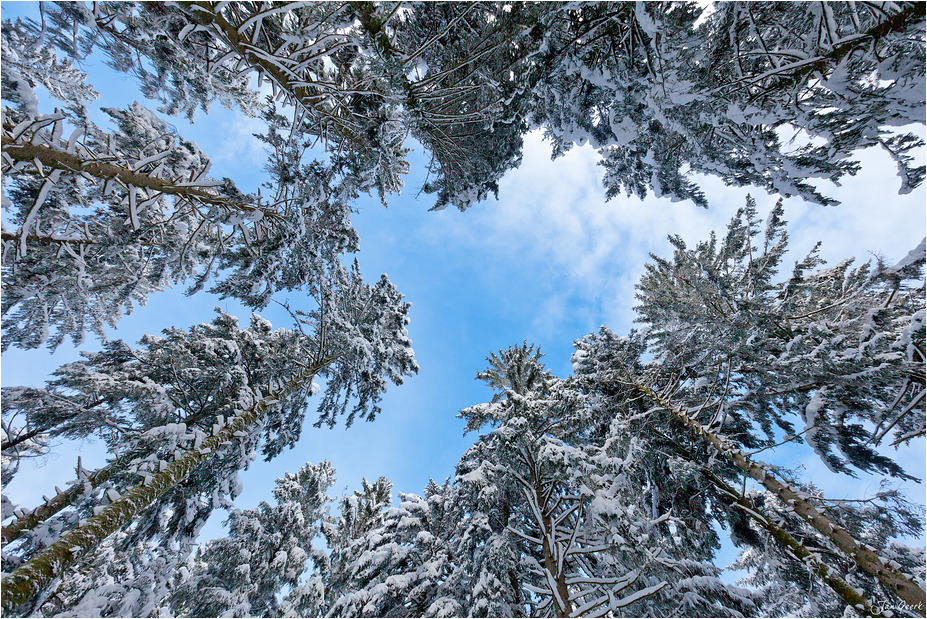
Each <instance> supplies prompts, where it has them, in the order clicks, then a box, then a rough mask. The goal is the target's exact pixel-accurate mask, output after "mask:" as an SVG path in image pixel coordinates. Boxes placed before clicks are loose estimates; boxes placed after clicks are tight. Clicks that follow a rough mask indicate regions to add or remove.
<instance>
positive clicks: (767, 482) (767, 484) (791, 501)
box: [631, 378, 927, 616]
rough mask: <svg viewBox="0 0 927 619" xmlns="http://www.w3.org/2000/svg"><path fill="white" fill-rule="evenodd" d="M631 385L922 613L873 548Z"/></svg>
mask: <svg viewBox="0 0 927 619" xmlns="http://www.w3.org/2000/svg"><path fill="white" fill-rule="evenodd" d="M631 384H632V385H633V386H634V387H636V388H637V389H638V390H640V391H641V392H643V393H644V394H645V395H646V396H647V397H649V398H650V399H651V400H653V401H654V402H656V403H657V404H659V405H660V407H661V408H663V409H665V410H666V411H667V412H669V413H670V414H671V415H673V416H674V417H675V418H676V419H677V420H679V421H680V422H681V423H682V424H683V425H685V426H686V427H687V428H689V429H690V430H692V431H693V432H695V433H696V434H697V435H698V436H699V437H700V438H701V439H703V440H705V441H707V442H708V443H709V444H711V445H712V446H713V447H714V448H715V449H716V450H717V451H718V452H719V453H720V454H721V455H722V456H724V457H725V458H727V459H728V460H730V461H731V462H733V463H734V465H735V466H737V468H739V469H740V470H741V471H743V472H744V473H746V474H747V475H749V476H750V477H752V478H753V479H754V480H756V481H757V482H759V483H760V484H762V485H763V487H764V488H766V489H767V490H769V491H770V492H772V493H773V494H774V495H776V497H778V499H779V500H780V501H782V503H783V504H785V506H786V507H788V508H789V509H791V510H792V511H793V512H794V513H795V514H797V515H798V516H800V517H801V518H802V519H804V520H805V521H806V522H808V524H810V525H811V526H812V527H814V528H815V529H816V530H817V531H818V532H819V533H821V534H822V535H824V536H825V537H827V538H828V539H830V540H831V541H832V542H833V543H834V544H835V545H836V546H837V548H839V549H840V550H841V551H842V552H843V553H844V554H846V555H847V556H848V557H850V558H851V559H853V561H855V562H856V564H857V565H859V566H860V567H861V568H862V569H864V570H865V571H867V572H868V573H870V574H872V575H873V576H874V577H875V578H877V579H878V581H879V582H881V583H882V584H883V585H885V586H886V587H887V588H888V589H889V590H890V591H892V592H893V593H894V594H895V595H897V596H898V597H899V598H901V600H903V601H904V602H905V603H907V604H908V605H909V606H910V608H911V609H912V610H914V611H916V612H918V613H919V614H920V615H921V616H927V615H925V604H927V594H925V593H924V591H923V590H922V589H921V588H920V587H918V586H917V585H916V584H915V583H914V582H913V581H912V580H911V578H909V577H908V576H907V575H906V574H903V573H902V572H900V571H899V570H896V569H894V568H893V567H891V566H889V565H886V564H885V563H884V562H883V561H882V560H881V559H880V558H879V555H878V554H876V552H875V551H874V550H871V549H870V548H868V547H866V546H865V545H863V544H860V543H859V542H858V541H856V539H854V538H853V536H852V535H850V533H849V532H848V531H847V530H846V529H844V528H843V527H841V526H840V525H839V524H837V523H836V522H834V521H832V520H831V519H830V518H828V517H827V516H825V515H824V514H823V513H821V512H820V511H818V509H817V508H815V507H814V506H813V505H811V504H810V503H809V502H808V501H806V500H805V499H803V498H801V497H800V496H799V495H798V494H797V493H796V492H795V491H794V490H792V489H791V488H790V487H789V486H788V485H787V484H785V483H784V482H782V481H779V480H778V479H776V478H774V477H773V476H772V474H771V473H770V472H769V470H768V469H767V468H766V467H765V466H761V465H760V464H757V463H756V462H753V461H752V460H750V459H749V458H748V457H747V456H745V455H744V453H743V452H742V451H741V450H739V449H737V448H736V447H735V446H734V445H732V444H731V443H729V442H728V441H726V440H724V439H722V438H721V437H719V436H718V435H716V434H715V433H714V432H712V431H711V430H709V429H708V428H707V427H705V426H703V425H702V424H700V423H699V422H698V421H696V420H695V419H694V418H693V417H690V416H689V415H687V414H686V413H685V412H684V411H683V410H681V409H680V408H679V407H677V406H675V405H674V404H673V403H672V402H671V401H670V400H669V399H668V398H667V397H665V396H663V395H661V394H659V393H657V392H656V391H654V390H653V389H651V388H650V387H648V386H647V385H644V384H642V383H641V382H640V381H638V380H636V379H633V378H632V379H631Z"/></svg>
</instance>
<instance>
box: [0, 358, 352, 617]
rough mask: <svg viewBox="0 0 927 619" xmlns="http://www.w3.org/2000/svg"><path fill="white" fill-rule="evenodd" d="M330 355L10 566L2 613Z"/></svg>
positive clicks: (173, 482)
mask: <svg viewBox="0 0 927 619" xmlns="http://www.w3.org/2000/svg"><path fill="white" fill-rule="evenodd" d="M333 359H334V357H329V358H326V359H324V360H322V361H320V362H318V363H315V364H313V365H310V366H306V367H305V368H304V369H303V370H302V371H300V372H299V373H297V375H296V376H294V377H293V378H291V379H290V380H289V381H287V382H286V383H285V384H284V385H283V386H281V387H280V388H278V389H277V390H275V391H273V392H271V393H270V394H269V395H268V396H266V397H264V398H263V399H261V400H260V401H259V402H257V403H256V404H255V405H253V406H252V407H251V408H249V409H247V410H245V411H242V412H241V413H239V414H238V415H236V416H235V417H233V418H232V419H230V420H229V423H228V425H226V426H225V427H224V428H222V429H221V430H219V431H218V432H217V433H215V434H214V435H213V436H210V437H209V438H207V439H205V440H204V441H203V442H202V444H201V445H200V447H199V448H190V449H187V450H186V451H185V452H184V453H183V454H182V455H181V456H180V457H179V458H177V459H176V460H174V462H172V463H171V464H170V465H168V466H167V468H165V469H164V470H163V471H161V472H160V473H158V474H157V475H154V476H152V477H151V478H150V479H149V480H148V481H147V483H142V484H139V485H137V486H135V487H133V488H131V489H130V490H128V491H127V492H126V493H125V494H124V495H122V496H121V497H120V498H119V499H117V500H116V501H114V502H112V503H110V504H109V505H107V506H106V507H104V508H103V509H102V511H101V512H100V513H99V514H96V515H95V516H92V517H91V518H88V519H87V521H86V522H85V523H84V524H83V525H81V526H78V527H77V528H76V529H74V530H72V531H70V532H69V533H67V534H65V535H63V536H62V537H61V538H60V539H58V541H56V542H55V543H53V544H52V545H50V546H49V547H48V548H46V549H45V550H43V551H42V552H40V553H39V554H37V555H36V556H35V557H33V558H32V559H30V560H29V561H28V562H26V563H25V564H23V565H22V566H20V567H19V568H17V569H16V570H15V571H13V572H12V573H11V574H10V575H9V576H8V577H6V578H4V579H3V604H2V608H3V613H4V614H6V615H9V614H12V612H13V611H14V610H17V609H20V608H21V607H23V606H24V605H25V604H26V603H27V602H29V600H31V599H32V598H33V596H35V595H36V594H37V593H39V592H40V591H41V590H42V587H43V586H45V585H46V584H47V583H48V582H49V581H51V580H52V579H53V578H56V577H58V576H59V575H60V574H61V573H62V572H63V571H64V570H65V569H66V568H67V567H68V566H70V565H71V564H72V563H74V562H75V561H76V560H77V559H79V558H80V557H82V556H83V555H85V554H86V553H88V552H89V551H91V550H93V549H94V548H96V547H97V546H98V545H99V544H100V543H101V542H102V541H103V540H104V539H105V538H106V537H107V536H109V535H110V534H111V533H113V532H115V531H116V530H117V529H119V528H120V527H123V526H125V525H126V524H128V523H129V522H130V521H131V519H132V517H133V516H134V515H135V514H137V513H138V512H140V511H141V510H143V509H145V508H146V507H148V506H149V505H151V504H152V503H153V502H154V501H155V500H157V499H158V498H159V497H160V496H162V495H163V494H164V493H166V492H167V491H168V490H170V489H171V488H173V487H174V486H175V485H177V484H178V483H180V482H181V481H183V479H184V478H185V477H187V475H189V474H190V473H191V472H192V471H193V470H194V469H195V468H196V467H197V466H198V465H199V464H201V463H202V462H204V461H205V460H206V459H207V458H209V457H210V456H212V455H214V454H215V453H216V452H217V451H218V450H219V448H220V447H222V446H223V445H228V444H231V443H233V442H234V441H235V437H236V434H237V433H239V432H244V431H246V430H247V429H248V428H249V427H251V426H252V425H253V424H254V423H255V422H257V421H258V420H260V419H261V417H263V415H264V413H265V412H266V411H267V408H268V406H270V404H268V402H271V403H273V402H274V401H276V400H278V399H279V398H281V397H284V396H285V395H287V394H288V393H291V392H293V391H294V390H295V389H297V388H299V387H300V386H301V385H303V384H305V382H306V381H307V380H311V379H312V377H313V376H314V375H315V374H316V373H317V372H318V371H319V370H321V369H322V368H324V367H325V366H327V365H328V364H329V363H331V361H332V360H333Z"/></svg>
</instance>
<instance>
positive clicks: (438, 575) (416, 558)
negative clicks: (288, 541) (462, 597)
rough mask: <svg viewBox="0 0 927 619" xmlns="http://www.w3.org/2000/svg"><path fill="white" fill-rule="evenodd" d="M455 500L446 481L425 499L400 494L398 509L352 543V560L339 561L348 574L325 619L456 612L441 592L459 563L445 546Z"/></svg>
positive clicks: (456, 606)
mask: <svg viewBox="0 0 927 619" xmlns="http://www.w3.org/2000/svg"><path fill="white" fill-rule="evenodd" d="M454 496H455V495H454V488H453V486H451V484H450V482H449V481H446V482H445V483H444V484H443V485H440V486H439V485H438V484H437V483H435V482H434V481H431V482H430V483H429V484H428V486H427V487H426V488H425V493H424V496H418V495H415V494H405V493H400V494H399V501H400V502H399V505H398V506H395V507H387V508H386V509H385V510H384V511H383V513H382V517H381V518H382V521H381V522H380V524H379V525H378V526H375V527H372V528H369V529H368V530H367V531H365V532H364V533H363V534H362V535H358V536H357V537H356V539H355V540H354V541H353V542H352V545H351V548H352V549H353V550H352V559H353V560H351V561H350V562H345V561H344V556H343V555H341V554H339V555H338V561H339V565H342V566H346V567H348V568H349V569H350V570H351V572H350V576H349V578H348V579H347V580H346V581H345V583H346V584H345V585H344V586H342V588H341V589H339V595H337V596H336V597H333V599H332V600H331V602H330V603H329V607H328V611H327V615H328V616H343V617H423V616H425V617H428V616H446V613H447V611H448V609H449V608H453V609H455V610H456V609H459V608H460V606H459V602H458V601H457V599H456V596H455V597H451V596H448V595H447V592H446V590H445V579H446V577H447V575H448V573H449V572H450V570H451V569H452V566H453V564H454V563H455V562H456V561H457V558H456V557H455V556H454V553H452V551H451V547H450V544H449V542H450V540H451V535H450V532H451V531H453V529H454V527H455V525H456V516H457V514H458V511H457V510H456V509H455V505H454V502H455V498H454ZM333 558H334V556H333Z"/></svg>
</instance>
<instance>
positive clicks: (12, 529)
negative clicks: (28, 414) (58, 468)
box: [0, 413, 203, 546]
mask: <svg viewBox="0 0 927 619" xmlns="http://www.w3.org/2000/svg"><path fill="white" fill-rule="evenodd" d="M202 419H203V414H202V413H193V414H192V415H189V416H188V417H187V418H186V419H184V420H183V421H182V422H181V423H184V424H186V425H187V426H188V427H189V426H191V425H193V424H194V423H196V422H198V421H201V420H202ZM46 431H47V430H46ZM149 453H151V448H150V446H148V445H140V446H138V447H134V448H132V449H130V450H129V451H127V452H126V453H124V454H122V455H121V456H119V457H118V458H116V459H115V460H113V461H112V462H110V463H109V464H107V465H106V466H104V467H103V468H100V469H97V470H96V471H93V472H92V473H89V474H87V475H86V476H81V473H80V471H78V479H77V481H75V482H74V483H73V484H72V485H71V487H70V488H68V489H67V490H65V491H63V492H59V493H58V494H57V495H55V497H54V498H51V499H48V500H47V501H45V502H44V503H42V504H41V505H39V506H38V507H36V508H35V509H34V510H32V511H30V512H26V513H24V514H23V515H22V516H20V517H19V518H17V519H16V520H15V521H14V522H12V523H10V524H9V525H7V526H5V527H3V528H2V529H0V546H6V545H7V544H9V543H10V542H12V541H15V540H17V539H19V538H20V537H22V536H23V535H24V534H25V533H26V532H27V531H31V530H32V529H34V528H36V527H37V526H39V525H40V524H42V523H43V522H45V521H46V520H48V519H49V518H51V517H52V516H54V515H55V514H57V513H58V512H60V511H61V510H62V509H64V508H66V507H68V506H70V505H73V504H74V503H75V502H76V501H78V500H79V499H80V497H81V496H82V495H83V494H84V491H85V489H86V488H87V484H90V488H96V487H97V486H99V485H100V484H102V483H104V482H105V481H107V480H108V479H110V478H112V477H113V476H114V475H116V474H117V473H119V472H121V471H122V470H123V469H124V468H125V467H126V466H128V465H129V464H130V463H131V462H132V461H133V460H135V459H137V458H141V457H143V456H146V455H148V454H149Z"/></svg>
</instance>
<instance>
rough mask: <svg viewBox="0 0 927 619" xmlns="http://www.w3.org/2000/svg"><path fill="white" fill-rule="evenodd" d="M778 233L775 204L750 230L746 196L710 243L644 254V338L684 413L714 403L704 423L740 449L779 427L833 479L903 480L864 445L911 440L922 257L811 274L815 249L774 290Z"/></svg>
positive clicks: (781, 224)
mask: <svg viewBox="0 0 927 619" xmlns="http://www.w3.org/2000/svg"><path fill="white" fill-rule="evenodd" d="M785 225H786V224H785V221H784V220H783V219H782V208H781V205H778V204H777V205H776V207H775V208H774V209H773V210H772V212H771V213H770V216H769V219H768V220H767V223H766V227H765V230H761V227H760V221H759V218H758V217H757V214H756V205H755V202H754V201H753V200H752V199H748V200H747V204H746V206H745V207H744V208H743V209H741V210H740V211H738V213H737V215H736V216H735V217H734V218H733V219H732V220H731V223H730V224H729V225H728V230H727V233H726V234H725V236H724V237H723V238H722V239H719V238H717V237H716V236H715V235H712V236H711V238H710V239H709V240H708V241H704V242H701V243H699V244H698V245H697V246H696V247H695V248H693V249H689V248H687V247H686V245H685V243H683V241H682V240H681V239H680V238H678V237H670V242H671V243H672V244H673V245H674V247H675V248H676V249H675V252H674V256H673V258H672V260H666V259H663V258H658V257H656V256H652V259H653V262H652V263H651V264H648V265H646V266H645V269H646V272H645V274H644V276H643V278H642V279H641V282H640V284H639V285H638V291H639V292H638V295H637V297H638V299H639V300H640V302H641V303H640V305H639V306H638V308H637V311H638V314H639V316H640V318H639V319H640V321H641V322H644V323H645V324H647V325H648V327H649V328H648V331H647V333H648V338H649V339H650V341H651V342H652V343H653V345H654V350H655V352H657V353H658V354H659V355H660V358H661V363H662V364H663V366H662V367H663V369H664V371H666V372H672V373H675V374H676V375H677V376H678V378H679V380H680V381H681V384H682V385H683V388H684V390H685V397H686V398H687V402H688V404H689V405H692V406H694V405H695V403H696V402H699V401H704V400H706V399H711V398H712V397H715V396H713V395H712V394H715V395H717V394H722V396H723V398H724V401H725V406H724V414H723V415H722V416H720V417H718V418H716V419H714V420H711V421H712V423H714V424H716V425H717V427H718V428H721V429H723V432H724V434H725V435H726V436H727V437H729V438H731V439H733V440H736V441H738V442H740V443H741V444H743V445H744V446H745V447H748V448H758V447H763V446H769V445H772V444H774V443H776V442H778V441H777V440H776V430H775V428H776V426H778V428H779V429H780V430H781V432H783V433H785V434H786V435H787V436H786V438H788V437H795V438H792V439H789V440H796V441H798V440H801V439H800V435H804V440H805V441H807V443H808V444H809V445H810V446H812V447H813V448H814V449H815V451H816V452H817V453H818V454H819V455H820V457H821V458H822V460H823V461H824V462H825V463H826V464H827V465H828V466H829V467H830V468H831V469H834V470H836V471H843V472H847V471H850V470H851V469H850V468H849V467H850V466H853V467H856V468H858V469H861V470H864V471H882V472H886V473H889V474H891V475H896V476H904V475H905V473H904V471H903V470H902V469H901V468H900V467H899V466H898V465H897V464H896V463H895V462H893V461H892V460H891V459H889V458H888V457H886V456H884V455H882V454H880V453H878V452H877V451H876V450H875V449H874V448H873V445H872V444H873V443H874V442H876V441H877V440H878V439H880V438H881V435H880V433H882V428H884V429H885V432H887V431H888V427H895V428H896V432H897V436H898V437H899V439H900V440H910V439H911V438H913V437H915V436H917V435H918V434H921V433H922V431H921V429H922V428H923V425H924V420H923V410H921V409H919V408H918V406H917V404H918V403H919V402H920V401H921V398H922V397H923V395H922V389H921V387H920V385H921V383H922V382H923V364H922V363H921V362H920V352H919V351H920V342H922V341H923V339H922V338H923V337H924V336H923V324H922V318H921V316H922V313H923V311H924V310H923V307H924V305H923V294H922V292H921V290H922V283H919V282H920V280H921V278H922V276H921V275H920V271H919V269H921V268H922V265H923V257H922V256H921V253H922V250H920V249H919V250H917V251H915V252H912V254H911V256H910V257H909V258H907V259H906V260H905V261H903V265H904V266H902V267H901V268H899V269H896V268H889V267H887V266H886V265H884V264H883V263H882V262H881V261H879V262H877V263H876V264H870V263H866V264H863V265H861V266H859V267H857V268H855V269H853V268H851V261H850V260H846V261H843V262H841V263H839V264H838V265H836V266H835V267H833V268H830V269H821V268H819V267H820V266H821V265H822V264H823V261H822V260H821V259H820V258H819V256H818V254H817V248H815V249H814V250H813V251H812V252H811V254H809V256H808V257H807V258H805V259H804V260H802V261H800V262H798V263H797V264H796V265H795V268H794V269H793V272H792V276H791V278H790V279H789V280H788V281H785V282H781V283H777V282H776V278H777V274H778V265H779V263H780V262H781V260H782V256H783V255H784V252H785V251H786V249H787V234H786V231H785ZM902 271H904V274H903V273H902ZM908 278H910V279H908ZM849 376H853V377H854V380H852V381H848V380H846V378H847V377H849ZM708 422H709V419H708V418H705V419H702V420H701V423H705V424H707V423H708ZM796 422H797V423H798V424H801V425H803V426H804V427H803V428H802V427H801V426H799V429H796ZM886 426H888V427H886ZM882 434H884V433H882ZM902 437H906V438H902Z"/></svg>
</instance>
